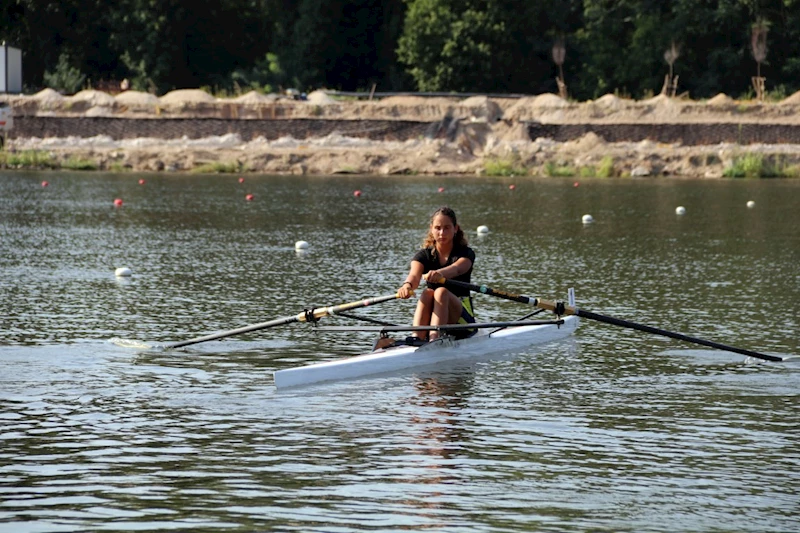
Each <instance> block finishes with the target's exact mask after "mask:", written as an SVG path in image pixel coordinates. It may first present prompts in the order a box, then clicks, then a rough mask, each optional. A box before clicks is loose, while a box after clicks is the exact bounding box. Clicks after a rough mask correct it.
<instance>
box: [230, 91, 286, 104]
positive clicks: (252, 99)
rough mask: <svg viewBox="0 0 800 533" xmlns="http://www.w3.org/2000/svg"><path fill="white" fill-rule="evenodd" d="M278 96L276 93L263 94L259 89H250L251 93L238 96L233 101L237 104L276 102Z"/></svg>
mask: <svg viewBox="0 0 800 533" xmlns="http://www.w3.org/2000/svg"><path fill="white" fill-rule="evenodd" d="M277 99H278V97H277V96H276V95H274V94H270V95H267V94H261V93H260V92H258V91H250V92H249V93H246V94H243V95H241V96H237V97H236V98H234V99H233V100H232V101H233V102H236V103H237V104H271V103H273V102H275V101H276V100H277Z"/></svg>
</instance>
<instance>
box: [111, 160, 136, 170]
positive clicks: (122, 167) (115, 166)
mask: <svg viewBox="0 0 800 533" xmlns="http://www.w3.org/2000/svg"><path fill="white" fill-rule="evenodd" d="M108 170H110V171H111V172H130V171H131V169H130V167H126V166H125V163H120V162H119V161H117V162H114V163H111V164H110V165H108Z"/></svg>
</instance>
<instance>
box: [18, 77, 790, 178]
mask: <svg viewBox="0 0 800 533" xmlns="http://www.w3.org/2000/svg"><path fill="white" fill-rule="evenodd" d="M8 100H9V101H10V103H11V104H12V105H13V107H14V110H15V115H16V116H26V115H27V116H70V115H80V116H95V117H97V116H114V117H118V116H126V117H131V116H135V117H141V118H149V119H153V120H158V119H159V118H164V119H166V118H169V117H226V118H228V119H230V118H235V119H236V120H239V119H241V120H247V119H248V118H259V119H261V120H263V119H269V120H273V119H274V120H276V121H279V120H282V119H301V118H309V117H314V118H315V119H320V118H326V117H327V118H331V119H334V118H335V119H337V120H342V119H347V120H354V121H364V122H365V123H367V122H368V121H370V120H387V119H389V120H391V119H394V120H417V121H423V122H430V123H431V124H435V123H436V122H437V121H441V120H442V117H455V118H458V119H459V120H458V121H457V125H456V127H454V128H452V130H451V131H448V132H440V134H439V135H435V136H421V137H419V138H415V139H410V140H408V141H405V142H399V141H385V140H375V139H366V138H355V137H346V136H342V135H339V134H335V133H334V134H329V135H326V136H322V137H309V138H305V139H294V138H290V137H283V138H279V139H272V140H268V139H265V138H263V137H259V138H254V139H251V140H243V139H242V138H241V137H240V136H239V135H238V134H236V133H232V134H228V135H224V136H213V137H205V138H202V139H189V138H186V137H183V138H180V139H151V138H139V139H114V138H111V137H108V136H95V137H91V138H79V137H68V138H45V139H40V138H35V137H20V138H11V139H10V140H9V142H8V148H9V150H10V152H11V153H12V154H13V153H19V152H24V151H29V150H40V151H46V152H47V153H48V154H49V157H50V158H52V160H53V161H55V162H57V163H59V164H61V165H63V166H65V167H68V168H70V167H71V168H74V167H76V166H83V167H93V168H97V169H101V170H120V171H121V170H132V171H157V172H162V171H165V172H198V171H201V172H256V173H274V174H318V175H331V174H341V173H353V174H373V175H395V174H414V175H441V174H460V175H476V174H477V175H487V174H490V175H520V174H530V175H542V176H546V175H550V176H592V175H594V176H634V177H645V176H687V177H700V178H718V177H721V176H723V175H724V174H726V173H727V174H732V173H734V174H735V173H736V172H735V171H736V169H737V168H739V167H742V166H745V165H743V162H747V163H748V164H749V169H750V170H749V172H750V173H753V172H754V170H753V169H754V168H755V172H756V173H758V171H759V170H768V171H769V173H771V174H774V175H786V176H794V175H797V174H798V169H800V145H795V144H748V145H739V144H730V143H723V144H713V145H697V146H684V145H682V144H680V143H670V144H667V143H658V142H653V141H650V140H644V141H641V142H616V143H609V142H606V141H605V140H604V139H603V138H601V137H598V136H597V135H595V134H592V133H589V134H586V135H583V136H582V137H580V138H577V139H572V140H569V141H567V142H554V141H553V140H551V139H548V138H538V139H531V138H530V135H529V130H528V128H527V127H526V124H527V123H529V122H531V121H535V122H537V123H542V124H588V123H594V124H613V123H643V122H649V123H654V124H661V123H680V124H700V123H702V124H708V123H711V124H719V123H732V122H735V123H737V124H764V123H766V124H791V125H794V124H800V95H793V96H792V97H789V98H787V99H785V100H784V101H783V102H779V103H772V104H758V103H752V102H736V101H733V100H731V99H730V98H728V97H726V96H725V95H719V96H717V97H715V98H714V99H711V100H708V101H705V102H687V101H681V100H674V99H669V98H666V97H663V96H659V97H656V98H653V99H650V100H646V101H642V102H634V101H629V100H624V99H620V98H618V97H616V96H614V95H606V96H604V97H603V98H600V99H598V100H595V101H592V102H584V103H580V104H577V103H571V102H567V101H564V100H562V99H560V98H559V97H557V96H556V95H539V96H537V97H531V98H521V99H514V100H510V99H490V98H487V97H475V98H470V99H466V100H457V99H454V98H434V99H430V98H424V99H423V98H419V97H410V96H402V97H391V98H385V99H383V100H381V101H375V102H359V101H350V102H340V101H335V100H333V99H331V98H330V97H327V96H326V95H325V94H324V93H322V94H316V95H314V94H312V95H310V99H309V101H306V102H296V101H290V100H286V99H280V98H277V97H275V98H271V97H269V96H265V95H258V94H256V93H249V94H248V95H243V96H241V97H239V98H237V99H228V100H224V101H220V100H219V99H214V98H213V97H211V96H210V95H207V94H205V93H202V92H201V91H182V92H178V91H176V93H170V94H168V95H165V96H163V97H161V98H160V99H159V98H156V97H155V96H153V95H147V94H144V93H133V92H127V93H122V94H120V95H117V96H116V97H111V96H109V95H106V94H104V93H98V92H97V91H83V92H82V93H79V94H78V95H75V96H73V97H71V98H69V99H67V98H64V97H62V96H60V95H58V94H57V93H54V92H52V91H47V90H46V91H43V92H42V93H40V94H39V95H34V96H31V97H16V99H8ZM76 163H82V165H77V164H76ZM6 164H7V165H10V166H14V164H15V160H14V159H13V158H8V157H6ZM17 164H18V163H17Z"/></svg>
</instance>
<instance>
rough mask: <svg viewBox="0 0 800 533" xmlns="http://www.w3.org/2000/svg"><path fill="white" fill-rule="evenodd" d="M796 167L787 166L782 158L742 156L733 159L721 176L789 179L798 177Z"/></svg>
mask: <svg viewBox="0 0 800 533" xmlns="http://www.w3.org/2000/svg"><path fill="white" fill-rule="evenodd" d="M798 174H800V169H798V166H797V165H794V166H788V165H787V164H786V162H785V161H784V159H783V158H780V157H779V158H777V159H775V158H770V157H764V155H763V154H756V153H750V154H744V155H742V156H738V157H735V158H734V159H733V162H732V163H731V165H730V166H729V167H728V168H726V169H725V170H724V171H723V173H722V175H723V176H725V177H726V178H791V177H798Z"/></svg>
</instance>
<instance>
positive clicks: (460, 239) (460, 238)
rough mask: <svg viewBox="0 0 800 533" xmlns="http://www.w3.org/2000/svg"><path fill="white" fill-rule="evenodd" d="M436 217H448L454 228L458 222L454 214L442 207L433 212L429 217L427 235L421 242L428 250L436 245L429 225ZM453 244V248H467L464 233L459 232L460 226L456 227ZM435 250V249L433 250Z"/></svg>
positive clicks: (444, 206) (447, 208)
mask: <svg viewBox="0 0 800 533" xmlns="http://www.w3.org/2000/svg"><path fill="white" fill-rule="evenodd" d="M438 215H444V216H446V217H448V218H449V219H450V220H452V221H453V225H454V226H458V220H457V219H456V212H455V211H453V210H452V209H450V208H449V207H447V206H446V205H443V206H442V207H440V208H439V209H437V210H436V211H434V212H433V214H432V215H431V221H430V224H428V234H427V235H425V239H424V240H423V241H422V247H423V248H430V247H431V246H434V245H435V244H436V239H435V238H434V237H433V233H431V224H433V219H434V218H436V217H437V216H438ZM453 244H454V245H455V246H467V238H466V237H465V236H464V232H463V231H461V226H458V231H456V234H455V235H454V236H453ZM434 250H435V248H434Z"/></svg>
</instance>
